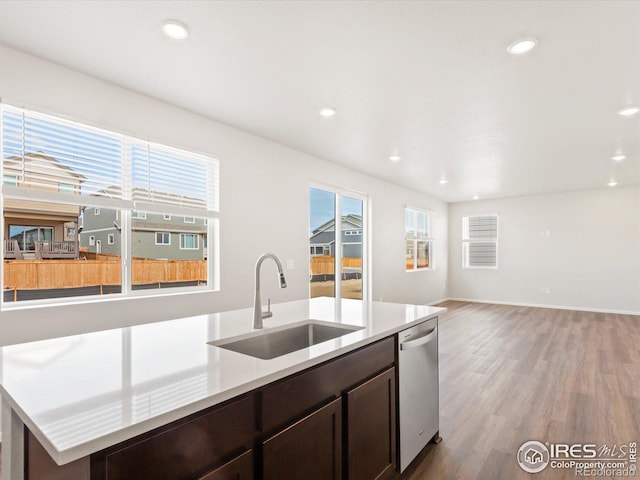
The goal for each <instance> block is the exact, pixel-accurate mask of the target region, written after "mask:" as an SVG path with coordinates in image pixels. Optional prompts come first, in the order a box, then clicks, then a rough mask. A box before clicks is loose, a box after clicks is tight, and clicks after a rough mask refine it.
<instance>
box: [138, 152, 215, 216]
mask: <svg viewBox="0 0 640 480" xmlns="http://www.w3.org/2000/svg"><path fill="white" fill-rule="evenodd" d="M131 162H132V171H133V190H132V199H133V200H134V203H135V208H136V210H141V211H147V212H156V213H166V214H175V215H183V216H184V215H187V216H200V217H202V216H203V215H204V216H213V214H214V213H215V212H217V210H218V198H217V192H218V168H217V162H213V161H212V160H211V159H210V158H207V157H204V156H200V155H195V154H189V153H187V152H182V151H178V150H174V149H170V148H168V147H163V146H161V145H156V144H151V143H134V144H133V145H132V146H131Z"/></svg>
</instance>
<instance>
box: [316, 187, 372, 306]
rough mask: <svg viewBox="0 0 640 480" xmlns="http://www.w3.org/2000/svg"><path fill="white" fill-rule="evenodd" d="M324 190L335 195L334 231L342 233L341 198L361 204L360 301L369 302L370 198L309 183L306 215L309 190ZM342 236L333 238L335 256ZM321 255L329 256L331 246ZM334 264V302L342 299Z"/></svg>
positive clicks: (339, 253) (340, 246)
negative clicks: (357, 201) (347, 198)
mask: <svg viewBox="0 0 640 480" xmlns="http://www.w3.org/2000/svg"><path fill="white" fill-rule="evenodd" d="M310 189H316V190H324V191H326V192H329V193H333V194H334V195H335V204H334V221H335V227H334V228H335V231H336V232H342V231H343V230H342V197H349V198H353V199H355V200H360V201H361V202H362V238H361V240H360V242H358V243H361V244H362V301H368V300H371V295H372V294H373V280H372V278H371V271H372V269H371V264H372V257H371V252H372V248H371V234H370V228H371V218H372V217H371V215H372V214H371V211H372V206H371V197H370V196H369V195H367V194H366V193H360V192H356V191H353V190H349V189H347V188H342V187H335V186H332V185H327V184H323V183H318V182H309V184H308V185H307V214H308V212H309V210H310V203H309V197H308V195H309V190H310ZM308 224H309V218H307V226H308ZM342 246H343V242H342V234H337V233H336V236H335V243H334V248H335V252H336V253H335V255H336V257H337V256H338V255H340V256H341V252H342V250H343V248H342ZM323 255H331V246H330V245H323ZM334 264H335V271H334V275H335V277H334V278H335V279H336V280H335V285H334V297H333V298H335V299H336V301H339V300H341V299H342V288H338V285H339V282H338V279H339V278H340V277H341V269H340V266H341V262H334ZM310 288H311V282H309V289H310Z"/></svg>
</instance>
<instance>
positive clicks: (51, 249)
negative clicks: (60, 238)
mask: <svg viewBox="0 0 640 480" xmlns="http://www.w3.org/2000/svg"><path fill="white" fill-rule="evenodd" d="M35 243H36V258H42V259H56V258H78V242H51V241H37V242H35Z"/></svg>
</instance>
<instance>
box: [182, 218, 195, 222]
mask: <svg viewBox="0 0 640 480" xmlns="http://www.w3.org/2000/svg"><path fill="white" fill-rule="evenodd" d="M184 223H196V219H195V217H184Z"/></svg>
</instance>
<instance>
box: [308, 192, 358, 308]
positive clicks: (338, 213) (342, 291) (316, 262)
mask: <svg viewBox="0 0 640 480" xmlns="http://www.w3.org/2000/svg"><path fill="white" fill-rule="evenodd" d="M366 207H367V199H366V197H364V196H361V195H357V194H353V193H349V192H340V191H335V190H330V189H324V188H311V189H310V190H309V255H310V261H309V267H310V288H309V296H310V297H311V298H314V297H322V296H324V297H337V298H353V299H358V300H363V299H366V290H367V288H366V286H367V278H366V271H367V269H366V265H365V264H366V260H367V255H366V251H367V248H366V246H367V243H366V241H365V239H366V238H367V222H366V218H367V217H366Z"/></svg>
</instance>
